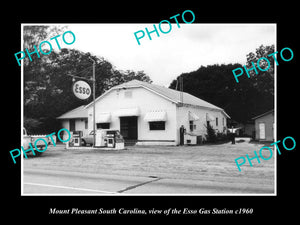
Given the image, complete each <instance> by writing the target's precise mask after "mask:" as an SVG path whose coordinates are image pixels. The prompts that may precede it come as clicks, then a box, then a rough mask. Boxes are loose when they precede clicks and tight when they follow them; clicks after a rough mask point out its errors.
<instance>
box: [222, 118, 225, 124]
mask: <svg viewBox="0 0 300 225" xmlns="http://www.w3.org/2000/svg"><path fill="white" fill-rule="evenodd" d="M222 124H223V126H224V125H225V118H224V117H223V118H222Z"/></svg>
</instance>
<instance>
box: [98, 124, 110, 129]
mask: <svg viewBox="0 0 300 225" xmlns="http://www.w3.org/2000/svg"><path fill="white" fill-rule="evenodd" d="M109 128H110V123H97V129H109Z"/></svg>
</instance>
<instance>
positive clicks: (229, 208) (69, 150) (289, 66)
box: [2, 3, 298, 222]
mask: <svg viewBox="0 0 300 225" xmlns="http://www.w3.org/2000/svg"><path fill="white" fill-rule="evenodd" d="M89 4H90V6H89V9H90V10H88V11H86V12H85V10H84V9H85V7H86V6H82V9H81V10H78V9H77V10H73V9H72V10H71V8H72V7H71V6H69V8H68V9H67V8H61V9H60V10H58V11H59V12H58V13H57V14H56V13H54V11H56V10H57V9H55V10H54V8H53V10H54V11H53V14H52V13H50V11H49V10H48V11H47V10H46V8H44V9H43V10H42V11H41V15H36V14H34V13H29V11H27V12H28V13H29V14H28V15H23V14H20V15H19V16H17V17H16V18H14V19H11V21H10V22H11V23H9V24H12V25H11V26H10V27H11V28H12V29H11V30H12V31H13V32H10V35H9V36H7V37H6V39H7V42H6V43H4V47H5V48H6V51H5V53H3V55H4V54H6V59H5V61H3V62H5V63H3V65H4V67H5V68H7V71H9V72H8V73H4V74H3V77H4V78H5V79H10V80H9V81H8V82H5V83H4V82H3V84H5V85H7V86H10V85H13V87H14V88H12V91H10V92H8V90H9V89H8V88H7V89H6V92H5V93H6V94H7V95H3V98H5V99H6V102H5V103H3V104H2V105H3V106H9V108H8V107H3V111H4V118H5V120H6V119H7V121H8V123H7V124H6V125H5V126H4V127H3V131H4V135H3V136H2V138H3V143H5V147H4V148H5V157H4V159H5V162H4V163H2V165H3V166H6V168H4V170H3V171H5V176H6V177H7V178H5V182H4V183H3V184H4V187H5V188H6V190H5V192H4V193H7V195H8V196H9V201H6V203H7V207H6V209H5V210H6V212H7V213H5V214H7V215H10V214H13V212H15V211H16V210H18V211H19V212H20V215H22V216H23V215H28V216H32V217H33V216H36V218H50V219H51V220H52V219H53V220H56V219H59V218H71V217H74V218H84V220H85V219H89V218H91V219H100V220H99V221H100V222H101V221H102V219H103V218H104V217H105V218H114V217H115V216H119V217H121V218H125V217H129V218H130V219H131V218H144V217H145V216H147V217H153V218H156V217H157V218H165V219H167V220H168V219H169V218H171V217H174V218H179V217H184V218H188V217H193V218H196V217H199V218H200V219H201V218H205V217H206V218H207V217H217V218H220V217H222V218H225V217H228V218H234V219H239V220H240V219H241V218H242V217H247V218H254V219H255V218H256V217H261V216H266V215H273V216H274V217H277V216H278V217H281V216H285V215H287V214H290V213H292V214H294V212H296V211H297V207H296V206H292V205H291V204H290V203H291V202H290V200H291V199H293V198H294V196H296V195H297V191H296V188H297V185H296V181H297V179H296V176H295V174H296V172H297V169H296V165H297V162H296V160H297V158H298V157H297V155H296V154H297V149H296V148H297V144H296V142H297V131H295V130H297V127H298V119H297V116H296V114H297V113H295V110H292V109H295V107H296V105H297V104H296V101H295V100H296V99H297V95H298V94H297V85H298V84H297V81H296V77H297V68H296V63H297V54H298V52H297V46H296V41H295V37H296V36H295V29H296V28H295V24H296V20H293V19H292V17H293V16H292V15H293V14H292V13H289V15H290V17H285V16H284V15H285V14H283V11H287V10H288V9H290V7H287V6H285V5H282V8H281V10H279V8H280V7H279V8H278V9H276V10H274V11H272V10H271V8H272V7H270V8H264V10H262V9H261V8H260V7H262V6H263V5H264V4H262V5H261V6H258V5H257V7H258V8H257V9H255V7H254V6H253V7H254V8H252V10H253V11H251V10H250V8H243V7H242V5H240V6H239V7H240V8H239V10H237V9H238V8H230V9H229V8H228V10H227V7H224V8H223V7H221V8H222V10H220V8H219V11H220V12H218V13H217V11H218V10H216V8H218V7H214V8H211V9H209V8H207V7H205V6H204V5H202V6H201V7H200V6H199V7H188V6H187V7H183V6H182V7H180V6H175V5H172V6H171V5H169V7H159V6H157V7H156V10H152V9H151V10H150V8H149V9H142V7H135V8H134V9H133V8H132V9H131V10H129V9H130V7H129V5H128V7H124V8H123V7H121V8H122V10H121V8H120V7H115V8H114V9H113V8H110V7H106V8H105V9H104V8H103V5H102V6H101V7H100V6H99V8H98V6H97V7H96V6H95V5H94V6H92V4H91V3H89ZM222 4H223V3H222ZM226 4H227V3H226ZM228 4H229V3H228ZM249 4H250V3H249ZM99 5H100V4H99ZM77 6H78V5H77ZM228 6H229V5H228ZM93 7H94V9H93V10H92V9H91V8H93ZM236 7H237V6H236ZM242 8H243V9H244V11H243V10H242ZM246 9H247V10H248V11H247V10H246ZM259 9H260V10H259ZM24 10H25V8H24ZM44 10H46V11H47V12H48V13H47V15H46V14H45V12H46V11H44ZM97 10H99V12H97ZM249 10H250V11H251V12H250V11H249ZM25 11H26V10H25ZM95 11H96V12H97V13H95ZM104 11H106V12H104ZM242 11H243V12H242ZM42 12H44V14H43V13H42ZM209 12H210V13H209ZM280 12H282V13H280ZM289 12H290V11H289ZM85 15H87V16H85ZM8 18H12V16H10V17H8ZM3 93H4V92H3ZM294 99H295V100H294ZM293 100H294V101H293ZM3 124H5V123H3ZM6 172H7V173H6ZM39 221H41V220H39ZM49 221H50V220H49ZM85 221H86V220H85ZM102 222H103V221H102Z"/></svg>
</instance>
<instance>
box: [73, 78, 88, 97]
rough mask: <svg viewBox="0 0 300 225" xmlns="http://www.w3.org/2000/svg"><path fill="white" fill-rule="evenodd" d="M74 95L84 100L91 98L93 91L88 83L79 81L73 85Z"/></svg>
mask: <svg viewBox="0 0 300 225" xmlns="http://www.w3.org/2000/svg"><path fill="white" fill-rule="evenodd" d="M73 93H74V95H75V96H76V97H77V98H79V99H82V100H84V99H87V98H89V97H90V96H91V93H92V91H91V87H90V85H89V84H88V83H87V82H85V81H82V80H79V81H76V82H75V83H74V84H73Z"/></svg>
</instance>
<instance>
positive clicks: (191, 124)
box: [190, 120, 196, 131]
mask: <svg viewBox="0 0 300 225" xmlns="http://www.w3.org/2000/svg"><path fill="white" fill-rule="evenodd" d="M194 130H196V124H194V121H193V120H190V131H194Z"/></svg>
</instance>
